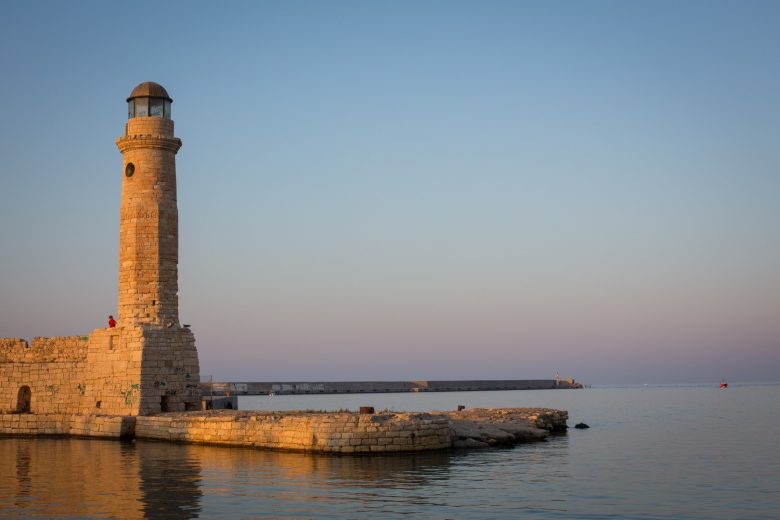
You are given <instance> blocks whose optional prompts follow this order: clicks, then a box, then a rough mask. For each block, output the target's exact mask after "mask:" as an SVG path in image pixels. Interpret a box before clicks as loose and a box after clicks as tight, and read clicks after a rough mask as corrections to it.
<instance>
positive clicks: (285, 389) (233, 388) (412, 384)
mask: <svg viewBox="0 0 780 520" xmlns="http://www.w3.org/2000/svg"><path fill="white" fill-rule="evenodd" d="M568 388H582V385H581V384H580V383H578V382H576V381H574V380H573V379H566V380H560V381H556V380H555V379H494V380H489V379H478V380H460V381H322V382H306V383H304V382H235V383H233V382H216V381H215V382H212V383H209V382H208V381H207V382H201V392H202V394H203V395H204V396H208V395H216V396H223V395H268V394H279V395H284V394H362V393H366V394H369V393H393V392H469V391H486V390H552V389H568Z"/></svg>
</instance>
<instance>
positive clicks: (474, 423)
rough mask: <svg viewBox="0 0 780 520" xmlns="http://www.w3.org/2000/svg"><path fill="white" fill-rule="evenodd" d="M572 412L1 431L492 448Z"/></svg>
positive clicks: (34, 424)
mask: <svg viewBox="0 0 780 520" xmlns="http://www.w3.org/2000/svg"><path fill="white" fill-rule="evenodd" d="M566 417H567V413H566V412H565V411H560V410H549V409H534V408H530V409H527V408H496V409H474V410H468V411H459V412H428V413H421V412H382V413H376V414H358V413H354V412H250V411H235V410H220V411H215V410H212V411H208V412H187V413H163V414H157V415H147V416H110V415H98V414H88V415H80V414H5V415H0V435H76V436H89V437H108V438H120V437H125V438H130V437H133V436H134V437H135V438H138V439H149V440H159V441H169V442H185V443H194V444H213V445H219V446H234V447H243V448H258V449H270V450H285V451H298V452H313V453H332V454H345V455H346V454H367V453H368V454H370V453H401V452H417V451H430V450H442V449H449V448H487V447H490V446H499V445H511V444H516V443H521V442H531V441H538V440H543V439H544V438H545V437H547V435H549V433H550V432H552V431H563V430H565V428H566Z"/></svg>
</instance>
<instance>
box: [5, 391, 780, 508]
mask: <svg viewBox="0 0 780 520" xmlns="http://www.w3.org/2000/svg"><path fill="white" fill-rule="evenodd" d="M458 405H464V406H466V407H469V408H472V407H485V408H491V407H549V408H558V409H564V410H568V412H569V425H570V426H573V425H575V424H576V423H585V424H587V425H589V426H590V428H588V429H574V428H570V429H569V431H568V432H567V433H565V434H561V435H555V436H552V437H550V438H549V439H548V440H546V441H544V442H537V443H531V444H522V445H518V446H515V447H512V448H491V449H481V450H462V451H449V452H432V453H418V454H402V455H399V454H393V455H366V456H335V455H310V454H298V453H284V452H271V451H260V450H253V449H245V448H227V447H214V446H196V445H184V444H168V443H163V442H143V441H136V442H117V441H110V440H87V439H69V438H13V437H5V438H0V518H4V519H5V518H73V519H76V518H78V519H82V518H88V519H92V518H123V519H124V518H155V519H156V518H161V519H165V518H174V519H184V518H289V519H293V518H294V519H298V518H301V519H306V518H318V519H322V518H328V519H330V518H338V519H341V518H354V519H364V518H370V519H382V518H406V519H417V518H423V519H535V518H539V519H556V520H559V519H624V518H625V519H777V518H780V383H764V384H755V383H752V384H746V383H745V384H739V383H736V384H734V383H732V384H730V385H729V387H728V388H727V389H719V388H718V385H717V384H710V385H674V386H653V385H648V386H645V385H642V386H624V387H593V388H585V389H582V390H533V391H532V390H524V391H522V390H521V391H490V392H442V393H408V394H407V393H403V394H350V395H345V394H340V395H297V396H282V395H276V396H253V397H241V398H240V399H239V408H242V409H255V410H292V409H297V410H306V409H310V410H337V409H344V408H346V409H353V410H355V409H357V408H358V407H360V406H373V407H375V408H376V409H377V410H383V409H389V410H397V411H400V410H410V411H411V410H415V411H426V410H452V409H455V408H456V407H457V406H458Z"/></svg>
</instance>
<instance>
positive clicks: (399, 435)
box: [135, 411, 452, 453]
mask: <svg viewBox="0 0 780 520" xmlns="http://www.w3.org/2000/svg"><path fill="white" fill-rule="evenodd" d="M135 433H136V437H138V438H146V439H158V440H168V441H179V442H196V443H207V444H222V445H229V446H245V447H252V448H268V449H281V450H292V451H313V452H324V453H387V452H402V451H423V450H436V449H446V448H449V447H450V446H451V445H452V442H451V434H450V421H449V420H448V419H447V418H446V417H443V416H437V415H432V414H428V413H380V414H373V415H361V414H357V413H349V412H344V413H310V412H300V413H296V412H284V413H280V412H276V413H261V412H221V411H219V412H218V411H212V412H202V413H190V414H163V415H157V416H146V417H138V418H137V419H136V427H135Z"/></svg>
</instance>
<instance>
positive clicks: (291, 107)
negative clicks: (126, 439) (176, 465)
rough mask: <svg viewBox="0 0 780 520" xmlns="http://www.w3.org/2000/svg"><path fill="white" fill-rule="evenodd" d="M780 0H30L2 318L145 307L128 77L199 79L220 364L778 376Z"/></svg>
mask: <svg viewBox="0 0 780 520" xmlns="http://www.w3.org/2000/svg"><path fill="white" fill-rule="evenodd" d="M778 27H780V2H776V1H741V0H740V1H729V2H718V1H703V2H697V1H685V2H678V1H653V2H635V1H623V0H620V1H581V2H574V1H572V2H551V1H540V2H521V1H512V2H494V1H484V2H458V1H446V2H436V1H399V2H338V1H334V2H314V1H311V2H306V1H300V2H297V1H296V2H289V1H280V2H211V3H205V2H203V3H198V2H132V3H116V2H102V1H101V2H50V3H44V2H37V1H24V2H22V1H7V2H3V4H2V7H1V8H0V99H2V104H1V106H2V109H0V159H1V162H0V337H23V338H27V339H31V338H32V337H34V336H58V335H87V334H88V333H89V332H90V331H91V330H92V329H94V328H97V327H102V326H105V321H106V317H107V315H108V314H115V313H116V300H117V291H116V285H117V268H118V259H117V258H118V241H119V237H118V230H119V201H120V195H121V175H122V171H121V166H122V159H121V155H120V153H119V151H118V150H117V148H116V146H115V144H114V139H115V138H116V137H118V136H120V135H121V134H122V133H123V131H124V126H123V125H124V123H125V120H126V113H127V112H126V103H125V98H126V97H127V95H128V94H129V93H130V91H131V90H132V88H133V87H134V86H135V85H136V84H138V83H140V82H142V81H156V82H158V83H160V84H162V85H164V86H165V87H166V88H167V90H168V92H169V93H170V95H171V97H172V98H173V100H174V103H173V119H174V121H175V123H176V135H177V136H178V137H180V138H181V139H182V141H183V142H184V145H183V147H182V149H181V150H180V151H179V154H178V156H177V170H178V183H179V213H180V266H179V269H180V271H179V273H180V280H179V285H180V314H181V320H182V322H183V323H190V324H192V330H193V331H194V333H195V337H196V341H197V346H198V351H199V353H200V362H201V373H202V375H203V376H208V375H213V376H214V378H215V379H217V380H220V379H221V380H250V381H270V380H276V381H279V380H376V379H392V380H409V379H454V378H458V379H466V378H475V379H476V378H479V379H501V378H517V379H521V378H551V377H553V376H554V374H555V372H556V371H558V372H560V374H561V375H562V376H573V377H575V378H576V379H578V380H581V381H584V382H586V383H591V384H622V383H683V382H713V383H714V382H717V381H718V380H720V379H721V378H727V379H729V380H730V381H740V380H741V381H766V380H778V374H779V373H780V67H778V60H779V59H780V30H778Z"/></svg>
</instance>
